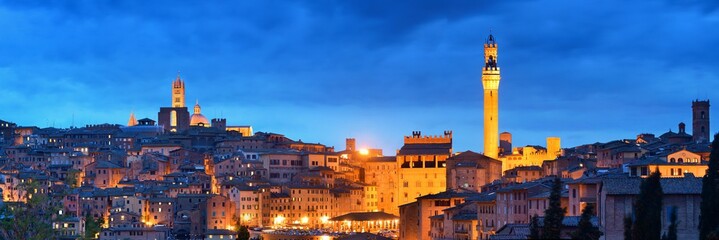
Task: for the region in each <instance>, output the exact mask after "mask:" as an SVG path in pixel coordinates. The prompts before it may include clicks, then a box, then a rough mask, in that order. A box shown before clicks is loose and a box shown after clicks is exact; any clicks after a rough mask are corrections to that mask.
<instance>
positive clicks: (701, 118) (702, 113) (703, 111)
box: [701, 111, 705, 119]
mask: <svg viewBox="0 0 719 240" xmlns="http://www.w3.org/2000/svg"><path fill="white" fill-rule="evenodd" d="M704 117H705V116H704V111H702V117H701V119H704Z"/></svg>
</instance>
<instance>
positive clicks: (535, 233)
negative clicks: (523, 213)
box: [529, 214, 540, 239]
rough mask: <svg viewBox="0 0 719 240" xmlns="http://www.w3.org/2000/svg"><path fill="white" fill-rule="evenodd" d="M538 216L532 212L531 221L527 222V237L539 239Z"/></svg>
mask: <svg viewBox="0 0 719 240" xmlns="http://www.w3.org/2000/svg"><path fill="white" fill-rule="evenodd" d="M539 238H540V235H539V216H537V214H534V216H532V221H531V222H530V223H529V239H539Z"/></svg>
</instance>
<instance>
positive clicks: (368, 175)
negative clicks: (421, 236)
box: [364, 157, 399, 215]
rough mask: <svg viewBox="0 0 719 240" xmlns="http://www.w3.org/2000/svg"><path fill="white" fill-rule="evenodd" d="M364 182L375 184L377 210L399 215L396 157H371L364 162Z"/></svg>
mask: <svg viewBox="0 0 719 240" xmlns="http://www.w3.org/2000/svg"><path fill="white" fill-rule="evenodd" d="M364 169H365V174H364V176H365V181H364V182H365V183H367V184H370V185H374V186H376V189H377V196H376V200H377V210H379V211H382V212H386V213H390V214H394V215H399V208H397V201H395V197H396V194H397V187H398V185H397V184H396V183H397V179H398V176H399V175H397V158H396V157H371V158H369V159H368V160H367V161H365V162H364Z"/></svg>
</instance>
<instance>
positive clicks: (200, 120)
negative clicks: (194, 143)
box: [190, 101, 210, 127]
mask: <svg viewBox="0 0 719 240" xmlns="http://www.w3.org/2000/svg"><path fill="white" fill-rule="evenodd" d="M190 126H198V127H210V122H209V121H207V118H206V117H205V116H204V115H202V109H201V108H200V102H199V101H198V102H196V103H195V109H194V112H193V114H192V116H190Z"/></svg>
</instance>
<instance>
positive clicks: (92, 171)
mask: <svg viewBox="0 0 719 240" xmlns="http://www.w3.org/2000/svg"><path fill="white" fill-rule="evenodd" d="M126 170H127V169H126V168H124V167H122V166H119V165H117V164H114V163H112V162H110V161H104V160H100V161H95V162H93V163H90V164H88V165H87V166H85V179H84V181H85V183H86V184H89V185H93V186H95V187H98V188H110V187H116V186H117V184H118V183H119V182H120V180H122V178H123V177H125V171H126Z"/></svg>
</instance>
